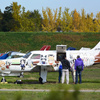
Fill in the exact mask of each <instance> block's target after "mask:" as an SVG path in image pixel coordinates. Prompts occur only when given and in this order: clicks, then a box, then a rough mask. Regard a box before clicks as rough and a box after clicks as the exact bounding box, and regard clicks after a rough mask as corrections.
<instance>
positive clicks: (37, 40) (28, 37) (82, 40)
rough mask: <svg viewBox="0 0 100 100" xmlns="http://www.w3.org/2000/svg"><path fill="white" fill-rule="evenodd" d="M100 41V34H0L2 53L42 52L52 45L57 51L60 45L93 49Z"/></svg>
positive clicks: (52, 48) (0, 50)
mask: <svg viewBox="0 0 100 100" xmlns="http://www.w3.org/2000/svg"><path fill="white" fill-rule="evenodd" d="M99 41H100V33H74V32H69V33H57V32H56V33H45V32H44V33H43V32H38V33H36V32H34V33H32V32H29V33H27V32H19V33H17V32H0V47H1V49H0V52H5V51H20V50H22V52H26V51H32V50H40V48H41V47H42V46H43V45H51V50H55V49H56V45H58V44H64V45H68V47H70V46H71V47H75V48H76V49H80V48H81V47H89V48H93V47H94V46H95V45H96V44H97V43H98V42H99Z"/></svg>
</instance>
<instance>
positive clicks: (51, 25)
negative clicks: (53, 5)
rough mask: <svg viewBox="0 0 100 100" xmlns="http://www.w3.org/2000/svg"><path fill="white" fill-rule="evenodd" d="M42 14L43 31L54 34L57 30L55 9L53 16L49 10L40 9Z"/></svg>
mask: <svg viewBox="0 0 100 100" xmlns="http://www.w3.org/2000/svg"><path fill="white" fill-rule="evenodd" d="M42 14H43V22H42V23H43V24H42V29H43V31H47V32H55V31H56V30H57V25H56V19H57V9H56V10H54V14H53V13H52V11H51V9H50V8H46V10H44V9H42Z"/></svg>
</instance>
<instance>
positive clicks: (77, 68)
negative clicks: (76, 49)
mask: <svg viewBox="0 0 100 100" xmlns="http://www.w3.org/2000/svg"><path fill="white" fill-rule="evenodd" d="M83 66H84V64H83V60H82V59H81V58H80V56H77V59H76V60H75V71H76V82H75V84H77V83H78V74H79V83H80V84H81V83H82V79H81V73H82V71H83Z"/></svg>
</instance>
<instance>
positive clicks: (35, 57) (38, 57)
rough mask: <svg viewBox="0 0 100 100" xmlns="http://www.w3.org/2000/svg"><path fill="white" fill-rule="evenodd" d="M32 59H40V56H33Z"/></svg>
mask: <svg viewBox="0 0 100 100" xmlns="http://www.w3.org/2000/svg"><path fill="white" fill-rule="evenodd" d="M31 59H40V54H33V55H32V57H31Z"/></svg>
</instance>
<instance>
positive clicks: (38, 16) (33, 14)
mask: <svg viewBox="0 0 100 100" xmlns="http://www.w3.org/2000/svg"><path fill="white" fill-rule="evenodd" d="M29 18H30V19H32V20H33V22H34V24H35V31H41V30H42V29H41V28H42V26H41V23H42V17H41V14H40V13H39V11H38V10H34V12H30V14H29Z"/></svg>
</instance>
